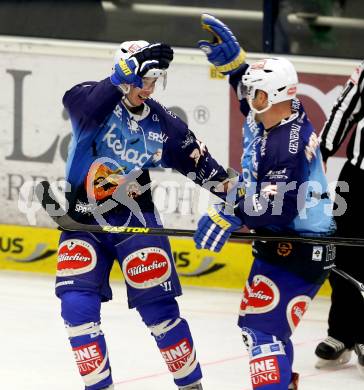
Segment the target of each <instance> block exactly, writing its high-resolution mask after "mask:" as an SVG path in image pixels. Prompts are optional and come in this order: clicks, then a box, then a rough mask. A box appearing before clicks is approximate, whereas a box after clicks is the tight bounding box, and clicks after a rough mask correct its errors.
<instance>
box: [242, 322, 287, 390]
mask: <svg viewBox="0 0 364 390" xmlns="http://www.w3.org/2000/svg"><path fill="white" fill-rule="evenodd" d="M242 335H243V340H244V344H245V346H246V348H247V350H248V353H249V364H250V375H251V381H252V385H253V388H254V389H255V388H259V390H265V389H268V388H269V389H272V390H273V389H274V390H287V388H288V385H289V383H290V381H291V375H292V368H291V357H289V356H287V355H286V346H285V344H284V343H283V342H282V341H281V340H279V339H278V338H277V337H276V336H274V335H271V334H267V333H264V332H261V331H259V330H257V329H251V328H242ZM287 351H288V353H290V352H289V351H290V348H287Z"/></svg>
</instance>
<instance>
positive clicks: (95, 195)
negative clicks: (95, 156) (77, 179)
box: [85, 163, 126, 200]
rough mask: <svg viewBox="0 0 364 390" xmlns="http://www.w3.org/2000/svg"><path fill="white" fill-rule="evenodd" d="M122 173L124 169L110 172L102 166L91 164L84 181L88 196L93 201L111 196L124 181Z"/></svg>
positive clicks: (110, 170)
mask: <svg viewBox="0 0 364 390" xmlns="http://www.w3.org/2000/svg"><path fill="white" fill-rule="evenodd" d="M124 171H125V167H120V168H117V169H115V170H112V169H110V168H109V167H107V166H106V165H104V164H98V163H94V164H92V165H91V167H90V170H89V172H88V175H87V178H86V181H85V186H86V191H87V194H88V196H89V197H91V198H92V199H95V200H102V199H104V198H107V197H108V196H111V195H112V194H113V193H114V191H115V190H116V189H117V187H118V186H119V185H120V184H123V183H124V182H125V181H126V179H125V176H124ZM119 173H122V174H121V175H120V174H119Z"/></svg>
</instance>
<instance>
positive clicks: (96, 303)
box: [60, 291, 101, 325]
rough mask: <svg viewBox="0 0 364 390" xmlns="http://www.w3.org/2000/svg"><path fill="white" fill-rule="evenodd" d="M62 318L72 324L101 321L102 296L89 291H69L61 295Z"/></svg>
mask: <svg viewBox="0 0 364 390" xmlns="http://www.w3.org/2000/svg"><path fill="white" fill-rule="evenodd" d="M60 298H61V306H62V318H63V319H64V321H65V322H66V323H69V324H72V325H78V324H84V323H86V322H99V321H100V310H101V298H100V296H99V295H98V294H96V293H91V292H87V291H68V292H65V293H63V294H62V295H61V296H60Z"/></svg>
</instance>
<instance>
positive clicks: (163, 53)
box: [130, 43, 173, 77]
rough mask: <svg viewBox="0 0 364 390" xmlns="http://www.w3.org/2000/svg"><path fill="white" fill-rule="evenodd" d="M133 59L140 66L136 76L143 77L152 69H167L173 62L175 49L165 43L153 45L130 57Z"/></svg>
mask: <svg viewBox="0 0 364 390" xmlns="http://www.w3.org/2000/svg"><path fill="white" fill-rule="evenodd" d="M133 58H134V59H135V60H136V61H137V63H138V65H139V66H138V68H137V71H136V74H137V75H138V76H140V77H143V76H144V75H145V74H146V73H147V72H148V71H149V70H150V69H153V68H154V69H167V68H168V67H169V64H170V62H171V61H172V60H173V49H172V48H171V47H170V46H169V45H167V44H165V43H152V44H150V45H148V46H145V47H143V48H142V49H140V50H139V51H137V52H136V53H135V54H133V55H132V56H131V57H130V59H133Z"/></svg>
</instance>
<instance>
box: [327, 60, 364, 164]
mask: <svg viewBox="0 0 364 390" xmlns="http://www.w3.org/2000/svg"><path fill="white" fill-rule="evenodd" d="M363 90H364V61H363V62H362V63H361V64H360V65H358V66H357V68H356V69H355V70H354V72H353V73H352V75H351V76H350V78H349V79H348V81H347V82H346V84H345V86H344V88H343V90H342V92H341V94H340V96H339V98H338V99H337V101H336V102H335V105H334V107H333V108H332V110H331V114H330V116H329V118H328V119H327V121H326V122H325V124H324V127H323V129H322V131H321V134H320V139H321V146H320V149H321V153H322V157H323V160H324V161H326V160H327V158H328V157H330V156H332V155H333V154H335V153H336V151H337V150H338V149H339V147H340V145H341V144H342V142H343V141H344V139H345V137H346V136H347V134H348V133H349V131H350V129H351V128H352V126H353V124H354V123H357V122H358V121H360V120H361V119H362V118H363V117H364V105H363V102H362V100H363V99H364V96H363Z"/></svg>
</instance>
